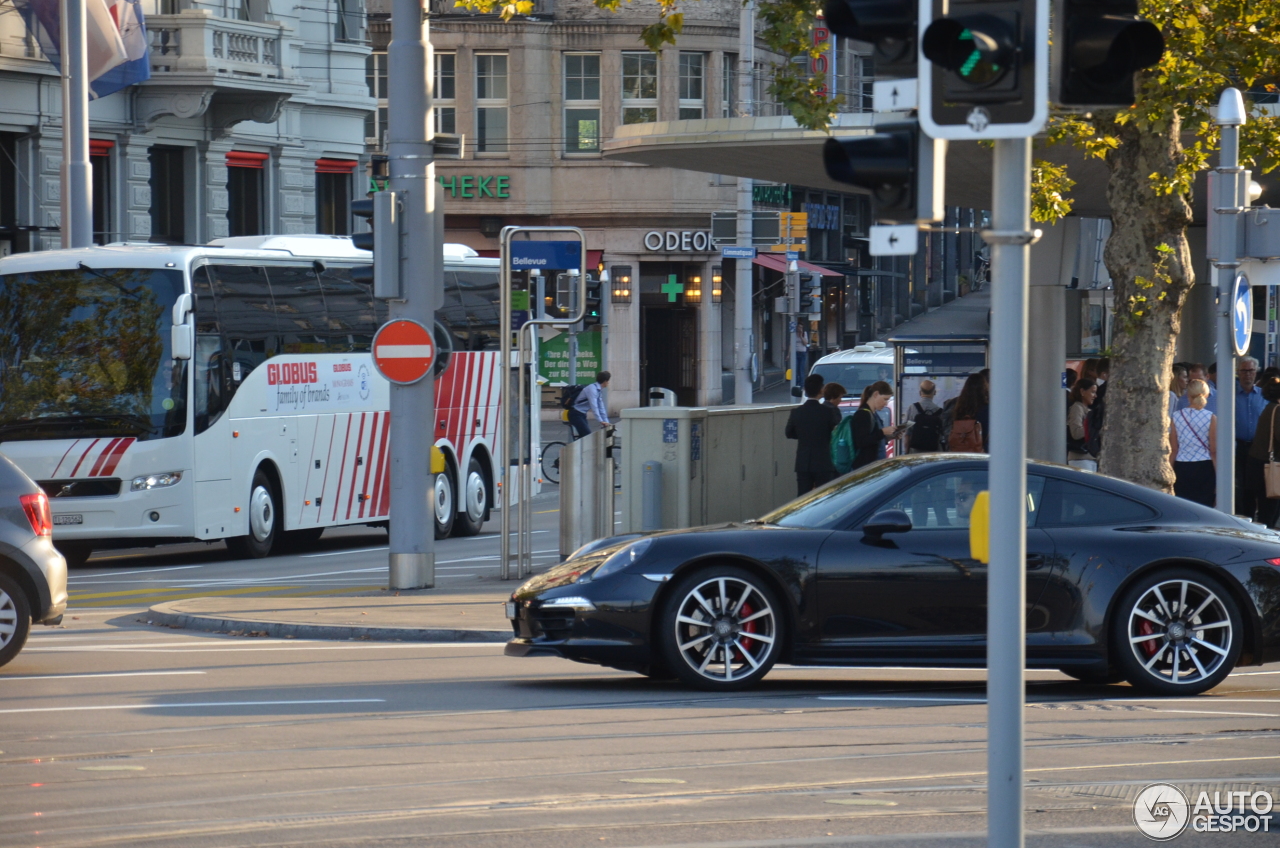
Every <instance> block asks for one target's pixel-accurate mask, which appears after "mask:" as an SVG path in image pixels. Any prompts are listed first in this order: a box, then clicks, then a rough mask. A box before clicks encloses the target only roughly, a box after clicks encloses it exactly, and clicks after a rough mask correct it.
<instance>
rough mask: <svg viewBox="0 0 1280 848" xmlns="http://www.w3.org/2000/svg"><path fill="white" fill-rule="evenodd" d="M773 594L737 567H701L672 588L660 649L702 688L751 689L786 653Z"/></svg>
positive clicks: (672, 666) (678, 671) (667, 660)
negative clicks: (780, 654)
mask: <svg viewBox="0 0 1280 848" xmlns="http://www.w3.org/2000/svg"><path fill="white" fill-rule="evenodd" d="M782 621H783V619H782V610H781V607H780V605H779V602H778V599H777V597H776V595H775V594H774V592H773V590H772V589H771V588H770V587H769V586H768V584H766V583H765V581H764V580H762V579H760V578H759V577H758V576H756V575H755V574H752V573H751V572H750V571H747V570H746V569H744V568H739V567H737V566H730V565H725V566H711V567H707V568H700V569H698V570H697V571H694V572H693V573H692V574H690V575H688V576H687V577H685V578H684V579H682V580H680V581H679V582H678V583H677V584H676V585H675V586H673V587H672V589H671V593H670V594H669V595H668V596H667V600H666V603H665V604H664V607H663V612H662V623H661V625H660V628H661V629H660V631H659V636H658V645H657V649H658V651H659V652H660V655H661V657H662V661H663V664H664V665H665V666H666V667H667V668H668V669H670V670H671V673H673V674H674V675H675V676H676V677H678V678H680V679H681V680H682V681H684V682H685V683H688V684H690V685H692V686H697V687H698V688H700V689H709V690H718V691H726V690H733V689H745V688H747V687H750V686H754V685H755V684H757V683H759V682H760V680H761V679H762V678H763V677H764V676H765V675H766V674H768V673H769V669H770V668H772V667H773V664H774V662H776V660H777V658H778V655H779V653H780V652H781V649H782V639H783V637H782V632H781V627H782Z"/></svg>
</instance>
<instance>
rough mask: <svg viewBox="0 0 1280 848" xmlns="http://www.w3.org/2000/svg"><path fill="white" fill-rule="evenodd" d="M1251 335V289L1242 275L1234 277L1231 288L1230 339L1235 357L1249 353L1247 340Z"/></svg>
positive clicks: (1247, 279)
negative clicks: (1233, 346)
mask: <svg viewBox="0 0 1280 848" xmlns="http://www.w3.org/2000/svg"><path fill="white" fill-rule="evenodd" d="M1252 335H1253V288H1252V287H1251V286H1250V285H1249V278H1248V277H1246V276H1245V275H1244V274H1239V275H1237V276H1236V282H1235V285H1233V286H1232V287H1231V338H1232V341H1233V342H1235V349H1236V356H1244V355H1245V354H1246V353H1248V352H1249V340H1250V337H1251V336H1252Z"/></svg>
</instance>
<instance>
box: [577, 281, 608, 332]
mask: <svg viewBox="0 0 1280 848" xmlns="http://www.w3.org/2000/svg"><path fill="white" fill-rule="evenodd" d="M602 294H603V292H602V287H601V283H600V278H599V276H592V275H590V274H588V275H587V308H586V310H585V311H584V312H583V314H582V326H584V327H594V326H595V325H597V324H599V323H600V304H601V301H602Z"/></svg>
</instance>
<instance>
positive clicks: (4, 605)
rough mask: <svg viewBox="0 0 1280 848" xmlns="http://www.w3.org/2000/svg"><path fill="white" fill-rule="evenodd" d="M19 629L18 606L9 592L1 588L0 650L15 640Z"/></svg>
mask: <svg viewBox="0 0 1280 848" xmlns="http://www.w3.org/2000/svg"><path fill="white" fill-rule="evenodd" d="M17 631H18V607H17V605H16V604H14V602H13V598H11V597H9V593H8V592H6V591H5V590H3V589H0V650H3V649H4V648H5V647H6V646H7V645H8V644H9V643H10V642H12V641H13V634H14V633H16V632H17Z"/></svg>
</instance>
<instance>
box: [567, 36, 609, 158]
mask: <svg viewBox="0 0 1280 848" xmlns="http://www.w3.org/2000/svg"><path fill="white" fill-rule="evenodd" d="M564 152H565V153H598V152H600V54H599V53H566V54H565V57H564Z"/></svg>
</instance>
